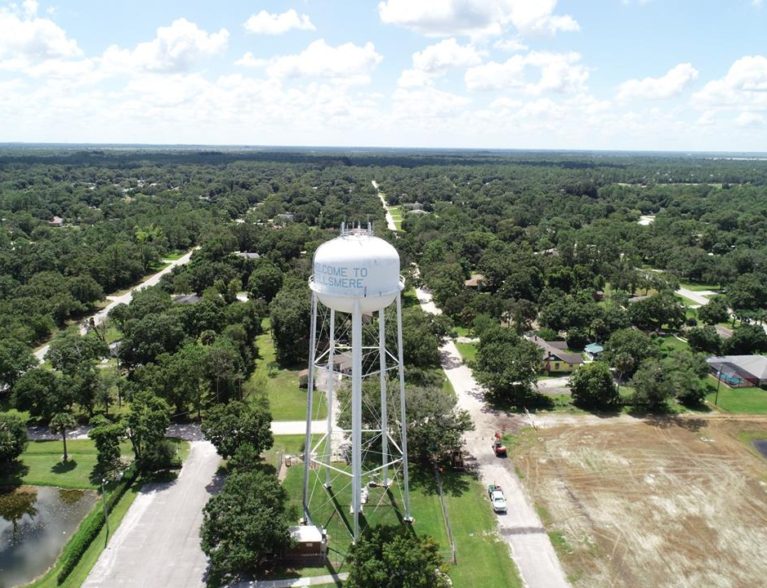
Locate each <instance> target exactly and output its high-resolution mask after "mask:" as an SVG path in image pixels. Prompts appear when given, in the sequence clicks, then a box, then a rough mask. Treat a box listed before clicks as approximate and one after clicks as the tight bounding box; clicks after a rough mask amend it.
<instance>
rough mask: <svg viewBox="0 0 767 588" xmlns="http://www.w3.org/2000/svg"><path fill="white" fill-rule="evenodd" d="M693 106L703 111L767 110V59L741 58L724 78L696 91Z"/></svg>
mask: <svg viewBox="0 0 767 588" xmlns="http://www.w3.org/2000/svg"><path fill="white" fill-rule="evenodd" d="M693 103H694V104H695V105H696V106H698V107H700V108H712V107H713V108H733V107H737V108H741V107H748V108H750V109H751V110H760V109H767V57H765V56H764V55H747V56H745V57H741V58H740V59H738V60H737V61H735V62H734V63H733V64H732V66H731V67H730V69H729V70H728V71H727V74H726V75H725V76H724V77H723V78H721V79H718V80H712V81H710V82H708V83H707V84H706V85H705V86H703V89H702V90H700V91H699V92H696V93H695V94H694V95H693Z"/></svg>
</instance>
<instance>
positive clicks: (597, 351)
mask: <svg viewBox="0 0 767 588" xmlns="http://www.w3.org/2000/svg"><path fill="white" fill-rule="evenodd" d="M604 350H605V348H604V347H602V346H601V345H600V344H599V343H589V344H588V345H586V347H584V348H583V351H585V352H586V357H588V358H589V359H590V360H592V361H596V360H597V359H599V357H600V356H601V355H602V353H603V352H604Z"/></svg>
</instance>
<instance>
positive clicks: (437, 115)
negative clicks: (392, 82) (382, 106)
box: [392, 87, 469, 125]
mask: <svg viewBox="0 0 767 588" xmlns="http://www.w3.org/2000/svg"><path fill="white" fill-rule="evenodd" d="M468 104H469V99H468V98H466V97H465V96H460V95H458V94H453V93H451V92H444V91H442V90H437V89H436V88H430V87H424V88H397V90H395V91H394V95H393V96H392V112H393V116H394V118H395V119H396V120H403V119H405V120H408V121H413V122H416V123H418V124H422V123H423V122H424V121H425V120H426V119H429V120H430V121H431V122H429V124H430V125H431V124H433V121H435V120H436V121H437V122H439V123H443V122H446V121H445V119H446V118H447V117H448V116H449V115H459V114H461V113H462V112H463V111H464V110H465V108H466V106H467V105H468Z"/></svg>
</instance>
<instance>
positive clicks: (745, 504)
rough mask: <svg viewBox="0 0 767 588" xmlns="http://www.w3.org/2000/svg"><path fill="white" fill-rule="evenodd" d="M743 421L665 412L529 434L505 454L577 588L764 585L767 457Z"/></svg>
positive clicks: (752, 425)
mask: <svg viewBox="0 0 767 588" xmlns="http://www.w3.org/2000/svg"><path fill="white" fill-rule="evenodd" d="M748 433H750V434H751V435H752V436H753V435H754V434H756V435H757V436H759V435H760V434H762V433H763V437H762V438H767V424H765V423H764V422H759V421H754V422H749V421H747V420H737V421H733V420H728V421H724V420H716V419H707V420H703V419H676V420H671V419H665V420H656V421H647V422H638V423H636V424H634V425H633V426H601V425H594V424H584V425H577V424H573V423H568V424H567V425H564V426H558V427H552V428H546V429H538V430H532V429H528V430H527V431H525V432H523V433H522V434H521V435H520V441H519V445H518V446H517V447H514V448H513V449H512V452H513V455H514V458H515V462H516V463H517V465H518V468H519V470H520V473H521V475H522V478H523V481H524V484H525V486H526V489H527V491H528V492H529V493H530V494H531V495H532V496H533V497H534V500H535V501H536V503H537V504H538V505H539V511H540V512H542V513H543V516H544V519H545V520H544V523H545V524H546V528H547V530H548V531H550V532H551V531H553V532H554V533H555V534H557V535H558V537H559V541H557V543H558V547H559V549H558V551H559V555H560V561H561V562H562V564H563V566H564V568H565V571H566V573H567V574H568V578H569V579H570V580H571V581H572V582H573V585H574V586H576V587H578V586H583V587H589V588H590V587H592V586H594V587H598V586H626V587H631V588H635V587H644V586H646V587H648V588H649V587H653V588H654V587H666V586H667V587H672V586H673V587H688V586H689V587H693V586H694V587H699V586H721V587H727V588H739V587H744V588H746V587H749V588H750V587H753V586H764V585H765V578H767V550H765V545H767V460H764V459H763V458H761V457H760V456H758V454H757V453H756V452H755V451H754V450H753V449H751V448H750V446H749V444H748V443H747V442H745V441H743V440H741V439H739V436H740V437H741V438H742V437H743V435H745V434H748Z"/></svg>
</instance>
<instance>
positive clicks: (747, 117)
mask: <svg viewBox="0 0 767 588" xmlns="http://www.w3.org/2000/svg"><path fill="white" fill-rule="evenodd" d="M765 122H767V119H765V118H764V115H762V114H759V113H757V112H748V111H745V112H741V113H740V114H739V115H738V118H736V119H735V124H736V125H738V126H739V127H761V126H764V123H765Z"/></svg>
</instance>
